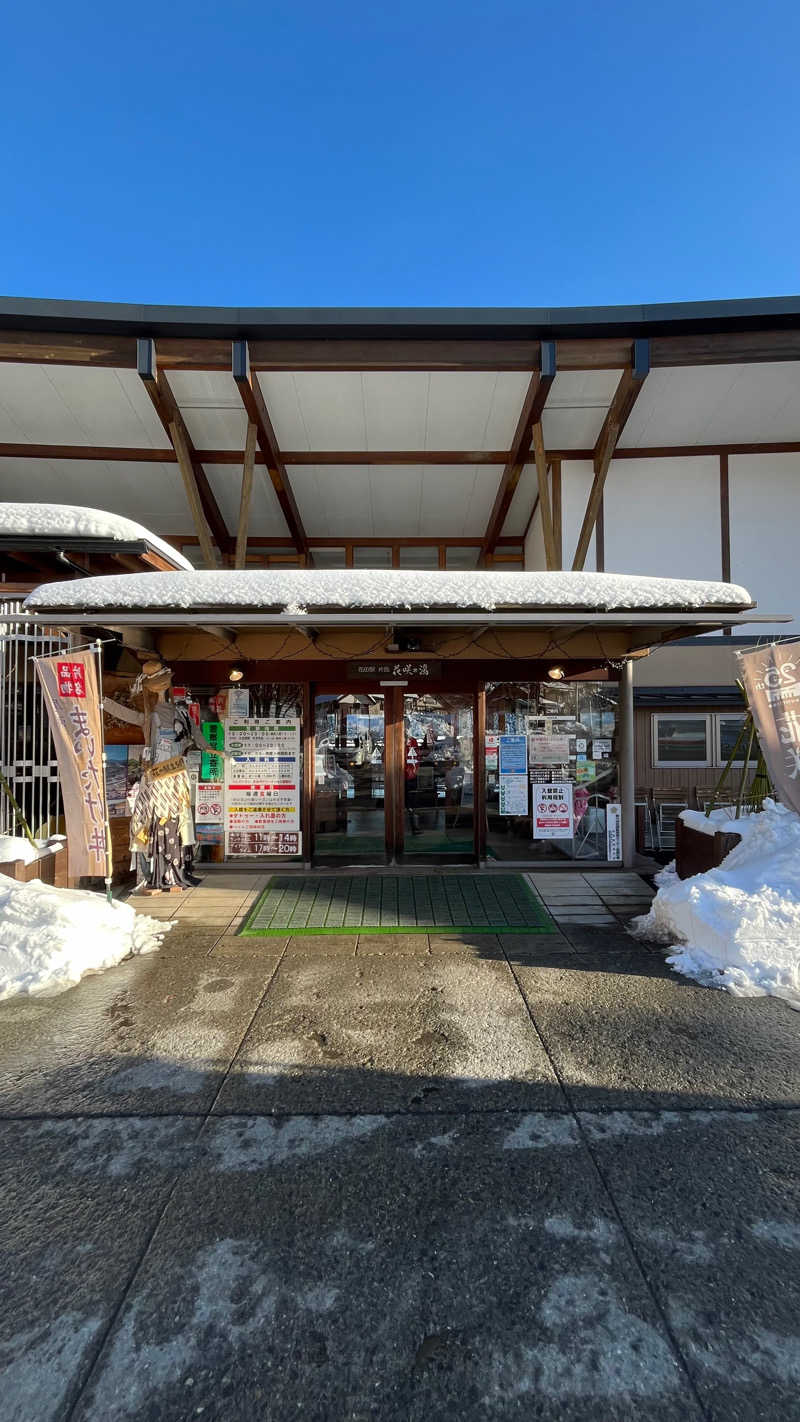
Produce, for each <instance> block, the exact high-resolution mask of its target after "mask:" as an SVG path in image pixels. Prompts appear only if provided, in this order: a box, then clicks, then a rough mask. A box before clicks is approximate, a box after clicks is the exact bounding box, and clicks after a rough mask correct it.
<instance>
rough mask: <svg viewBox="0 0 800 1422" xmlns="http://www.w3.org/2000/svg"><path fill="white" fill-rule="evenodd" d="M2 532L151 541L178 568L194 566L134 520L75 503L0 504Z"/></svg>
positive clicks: (131, 541) (41, 535)
mask: <svg viewBox="0 0 800 1422" xmlns="http://www.w3.org/2000/svg"><path fill="white" fill-rule="evenodd" d="M0 534H2V535H3V536H4V537H9V536H14V537H16V536H19V537H21V538H51V539H52V540H53V543H54V545H55V546H56V547H57V546H58V540H59V538H103V539H106V540H109V539H110V540H111V541H112V542H113V543H143V542H144V543H149V544H150V547H151V548H154V549H157V550H158V552H159V553H163V555H164V557H165V558H169V560H170V562H171V563H172V564H173V566H174V567H176V568H186V569H187V570H188V569H190V568H191V566H192V565H191V563H190V562H189V559H188V558H184V556H183V554H182V553H179V552H178V550H177V548H173V547H172V545H171V544H169V543H165V542H164V540H163V538H159V537H158V535H157V534H155V533H151V532H150V531H149V529H147V528H143V526H142V525H141V524H140V523H134V521H133V519H130V518H123V517H122V516H121V515H120V514H113V513H106V511H105V510H104V509H82V508H75V507H74V505H73V504H0Z"/></svg>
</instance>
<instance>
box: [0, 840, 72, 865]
mask: <svg viewBox="0 0 800 1422" xmlns="http://www.w3.org/2000/svg"><path fill="white" fill-rule="evenodd" d="M65 844H66V835H63V834H51V836H50V838H49V839H37V840H34V842H33V844H31V842H30V840H29V839H24V838H23V836H22V835H16V834H0V864H14V863H15V862H16V861H17V860H19V859H21V860H22V862H23V864H33V862H34V860H35V859H41V858H42V857H43V856H44V855H45V854H56V853H57V852H58V850H59V849H63V848H64V845H65Z"/></svg>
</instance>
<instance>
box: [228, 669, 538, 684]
mask: <svg viewBox="0 0 800 1422" xmlns="http://www.w3.org/2000/svg"><path fill="white" fill-rule="evenodd" d="M562 675H563V673H562ZM243 676H244V672H243V671H242V668H241V667H231V669H230V671H229V672H228V681H241V680H242V677H243Z"/></svg>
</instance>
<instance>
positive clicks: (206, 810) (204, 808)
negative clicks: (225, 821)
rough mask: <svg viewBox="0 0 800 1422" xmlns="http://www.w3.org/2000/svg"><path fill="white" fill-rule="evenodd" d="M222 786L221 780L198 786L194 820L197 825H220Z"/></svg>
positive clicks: (221, 816)
mask: <svg viewBox="0 0 800 1422" xmlns="http://www.w3.org/2000/svg"><path fill="white" fill-rule="evenodd" d="M223 805H224V786H223V784H222V781H221V780H216V781H209V782H208V784H206V785H198V787H197V801H196V804H195V819H196V821H197V824H198V826H199V825H221V824H222V818H223Z"/></svg>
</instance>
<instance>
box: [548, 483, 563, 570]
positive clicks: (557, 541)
mask: <svg viewBox="0 0 800 1422" xmlns="http://www.w3.org/2000/svg"><path fill="white" fill-rule="evenodd" d="M550 471H551V475H550V477H551V479H552V488H553V545H554V548H555V554H556V557H555V563H554V564H553V566H554V567H555V568H556V569H557V571H558V572H560V571H561V569H562V568H563V566H564V532H563V516H562V497H561V493H562V490H561V460H560V459H553V460H551V461H550Z"/></svg>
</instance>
